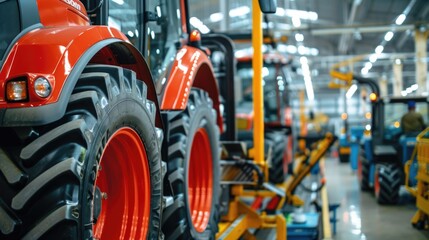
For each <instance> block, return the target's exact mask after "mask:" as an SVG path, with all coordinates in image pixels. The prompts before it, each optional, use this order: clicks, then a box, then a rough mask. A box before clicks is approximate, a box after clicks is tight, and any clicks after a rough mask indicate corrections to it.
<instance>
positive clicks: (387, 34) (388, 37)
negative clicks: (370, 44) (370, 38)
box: [384, 31, 394, 41]
mask: <svg viewBox="0 0 429 240" xmlns="http://www.w3.org/2000/svg"><path fill="white" fill-rule="evenodd" d="M393 35H394V33H393V32H392V31H388V32H387V33H386V35H384V40H386V41H390V40H392V38H393Z"/></svg>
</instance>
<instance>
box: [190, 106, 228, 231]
mask: <svg viewBox="0 0 429 240" xmlns="http://www.w3.org/2000/svg"><path fill="white" fill-rule="evenodd" d="M203 102H204V101H203ZM203 106H204V107H203ZM212 114H213V112H212V109H211V108H209V107H207V106H205V105H202V106H198V107H197V108H196V110H195V111H194V112H191V113H190V117H191V119H190V127H189V133H188V143H192V141H193V139H194V137H195V133H196V132H197V130H198V129H199V128H203V129H204V130H205V131H206V132H207V135H208V138H209V139H208V140H209V142H210V149H211V152H212V171H213V187H212V189H213V195H212V204H211V207H210V218H209V222H208V225H207V228H206V230H205V231H204V232H202V233H201V232H198V231H197V230H196V229H195V227H194V225H193V224H192V222H190V223H189V225H190V232H191V236H192V237H193V238H195V239H209V238H210V237H211V236H212V235H214V233H213V231H216V230H215V229H213V228H216V227H217V221H216V219H215V216H214V215H215V214H217V213H216V212H215V211H217V208H216V206H215V205H216V204H218V199H219V192H220V186H219V182H220V169H219V151H218V149H219V146H218V145H217V143H218V141H213V139H216V138H217V135H218V134H217V131H218V128H217V124H216V122H215V121H214V119H215V118H213V117H212V116H211V115H212ZM191 149H192V144H187V146H186V156H185V159H186V161H185V169H187V170H189V162H190V154H191ZM188 177H189V171H186V175H185V186H186V187H185V196H184V197H185V204H186V214H187V218H188V219H189V220H191V219H192V218H191V215H190V210H189V209H190V204H189V199H188V194H189V192H188V189H189V183H188Z"/></svg>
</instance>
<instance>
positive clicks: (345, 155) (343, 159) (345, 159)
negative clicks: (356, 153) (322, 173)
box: [339, 153, 350, 163]
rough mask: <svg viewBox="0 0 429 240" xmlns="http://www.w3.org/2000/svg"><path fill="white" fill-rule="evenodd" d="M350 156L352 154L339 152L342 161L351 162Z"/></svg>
mask: <svg viewBox="0 0 429 240" xmlns="http://www.w3.org/2000/svg"><path fill="white" fill-rule="evenodd" d="M349 157H350V154H342V153H340V154H339V159H340V162H341V163H346V162H349Z"/></svg>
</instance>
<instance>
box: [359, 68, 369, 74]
mask: <svg viewBox="0 0 429 240" xmlns="http://www.w3.org/2000/svg"><path fill="white" fill-rule="evenodd" d="M368 72H369V69H368V68H362V70H360V73H362V75H366V74H368Z"/></svg>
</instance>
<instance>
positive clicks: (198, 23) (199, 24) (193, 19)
mask: <svg viewBox="0 0 429 240" xmlns="http://www.w3.org/2000/svg"><path fill="white" fill-rule="evenodd" d="M189 22H190V23H191V25H192V26H194V27H195V28H197V29H198V30H200V32H201V33H202V34H206V33H209V32H210V29H209V28H208V27H207V26H206V25H204V23H203V22H201V20H200V19H198V18H196V17H191V19H189Z"/></svg>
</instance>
